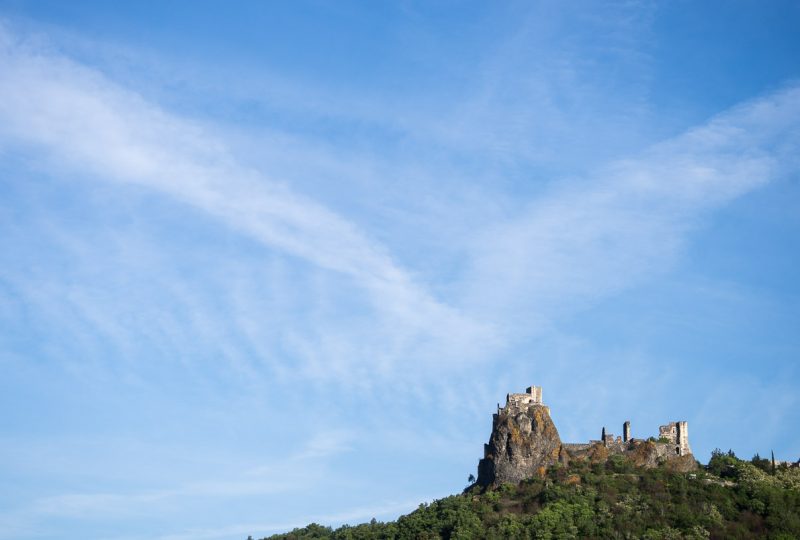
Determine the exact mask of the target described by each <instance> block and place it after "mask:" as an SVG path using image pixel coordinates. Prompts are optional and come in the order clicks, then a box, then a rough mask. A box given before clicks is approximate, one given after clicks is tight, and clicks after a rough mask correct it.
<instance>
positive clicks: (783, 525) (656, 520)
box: [265, 450, 800, 540]
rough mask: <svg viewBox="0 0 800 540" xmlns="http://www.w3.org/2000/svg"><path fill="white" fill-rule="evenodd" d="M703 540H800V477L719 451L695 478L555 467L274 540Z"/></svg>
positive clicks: (620, 462)
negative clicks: (408, 509)
mask: <svg viewBox="0 0 800 540" xmlns="http://www.w3.org/2000/svg"><path fill="white" fill-rule="evenodd" d="M473 538H474V539H491V540H494V539H497V540H501V539H502V540H506V539H511V540H515V539H518V540H540V539H541V540H549V539H570V538H576V539H577V538H598V539H599V538H621V539H622V538H625V539H627V538H643V539H646V540H679V539H690V540H695V539H696V540H701V539H709V538H710V539H749V538H771V539H774V540H790V539H798V538H800V469H798V468H791V469H790V468H787V467H785V466H781V467H774V465H773V464H772V461H771V460H768V459H762V458H760V457H759V456H756V457H754V458H753V460H751V461H743V460H740V459H738V458H737V457H736V456H735V455H734V453H733V452H730V451H729V452H727V453H723V452H721V451H719V450H715V451H714V453H713V454H712V457H711V460H710V461H709V464H708V465H707V466H706V467H700V468H699V469H698V470H697V471H695V472H692V473H676V472H672V471H670V470H668V469H666V468H658V469H638V468H635V467H634V466H633V465H632V464H631V463H630V462H629V461H627V460H626V459H625V458H623V457H621V456H615V457H614V458H612V459H609V460H608V461H607V462H605V463H594V464H590V463H585V462H583V463H573V464H571V465H570V466H569V467H553V468H551V469H550V470H549V471H548V472H547V475H546V477H545V478H532V479H529V480H526V481H524V482H523V483H521V484H520V485H518V486H512V485H510V484H506V485H503V486H501V487H500V488H499V489H497V490H486V491H484V492H481V490H480V489H479V488H478V487H477V486H474V487H471V488H469V489H467V490H466V491H465V492H464V493H463V494H461V495H454V496H451V497H446V498H444V499H441V500H438V501H434V502H433V503H431V504H429V505H425V504H423V505H420V506H419V508H418V509H417V510H415V511H414V512H412V513H410V514H408V515H406V516H401V517H400V518H399V519H398V520H397V521H391V522H387V523H382V522H377V521H375V520H372V521H371V522H370V523H365V524H361V525H356V526H350V525H344V526H342V527H339V528H338V529H331V528H330V527H324V526H321V525H317V524H311V525H309V526H307V527H304V528H302V529H295V530H293V531H291V532H289V533H285V534H277V535H273V536H270V537H269V538H268V539H265V540H310V539H326V540H327V539H330V540H373V539H386V540H389V539H392V540H394V539H397V540H438V539H473Z"/></svg>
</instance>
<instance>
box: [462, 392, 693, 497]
mask: <svg viewBox="0 0 800 540" xmlns="http://www.w3.org/2000/svg"><path fill="white" fill-rule="evenodd" d="M612 455H624V456H626V457H628V458H629V459H631V460H632V461H633V462H634V463H635V464H636V465H638V466H642V467H656V466H659V465H662V464H667V465H668V466H670V467H672V468H673V469H675V470H683V471H688V470H692V469H694V468H695V467H696V466H697V463H696V461H695V460H694V457H693V456H692V451H691V448H690V447H689V428H688V423H687V422H686V421H677V422H670V423H668V424H666V425H663V426H660V427H659V429H658V438H655V437H648V438H647V439H636V438H634V437H633V436H632V431H631V423H630V421H629V420H627V421H625V422H624V423H623V425H622V436H621V437H620V436H616V437H615V436H614V434H612V433H609V432H608V431H607V430H606V428H605V427H603V428H602V431H601V434H600V440H590V441H589V442H586V443H562V442H561V438H560V436H559V434H558V429H557V428H556V426H555V423H553V420H552V418H551V417H550V407H548V406H547V405H545V404H544V403H543V401H542V387H541V386H530V387H528V388H527V389H526V390H525V393H524V394H516V393H509V394H506V404H505V406H504V407H500V404H499V403H498V404H497V412H496V413H495V414H493V415H492V433H491V435H490V438H489V442H488V443H487V444H485V445H484V456H483V459H481V460H480V463H479V464H478V484H480V485H482V486H490V485H495V486H496V485H500V484H502V483H504V482H512V483H518V482H520V481H522V480H524V479H525V478H530V477H531V476H534V475H537V474H538V475H543V474H544V471H545V470H546V468H547V467H549V466H551V465H555V464H557V463H561V464H566V463H569V462H570V461H573V460H589V461H592V462H598V461H604V460H606V459H608V458H609V457H610V456H612Z"/></svg>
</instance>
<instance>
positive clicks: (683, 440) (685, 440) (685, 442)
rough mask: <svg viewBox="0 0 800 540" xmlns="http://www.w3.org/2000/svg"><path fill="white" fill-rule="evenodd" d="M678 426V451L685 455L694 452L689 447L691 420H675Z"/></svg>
mask: <svg viewBox="0 0 800 540" xmlns="http://www.w3.org/2000/svg"><path fill="white" fill-rule="evenodd" d="M675 424H676V426H675V427H676V428H677V430H676V431H677V433H676V435H677V437H676V439H677V441H676V442H677V444H678V453H679V454H680V455H681V456H685V455H687V454H691V453H692V449H691V448H689V422H686V421H685V420H684V421H681V422H675Z"/></svg>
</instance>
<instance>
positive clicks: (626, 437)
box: [622, 420, 631, 442]
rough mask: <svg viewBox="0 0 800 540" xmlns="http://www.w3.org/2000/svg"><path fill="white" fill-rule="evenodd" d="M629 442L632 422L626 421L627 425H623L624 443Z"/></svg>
mask: <svg viewBox="0 0 800 540" xmlns="http://www.w3.org/2000/svg"><path fill="white" fill-rule="evenodd" d="M629 440H631V421H630V420H625V423H624V424H622V442H628V441H629Z"/></svg>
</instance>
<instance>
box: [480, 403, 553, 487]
mask: <svg viewBox="0 0 800 540" xmlns="http://www.w3.org/2000/svg"><path fill="white" fill-rule="evenodd" d="M562 452H563V450H562V446H561V438H560V437H559V436H558V430H557V429H556V425H555V424H554V423H553V420H552V419H551V418H550V410H549V408H548V407H545V406H544V405H540V404H522V405H519V406H514V405H512V404H509V405H507V406H506V407H505V408H503V409H500V410H499V411H498V413H497V414H495V415H494V418H493V426H492V435H491V438H490V439H489V444H487V445H485V451H484V458H483V459H482V460H481V461H480V463H479V464H478V484H480V485H482V486H492V485H500V484H502V483H505V482H510V483H514V484H517V483H519V482H520V481H522V480H524V479H525V478H530V477H531V476H534V475H536V474H543V473H544V470H545V469H546V468H547V467H548V466H549V465H553V464H555V463H557V462H558V461H559V458H560V457H561V455H562Z"/></svg>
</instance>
